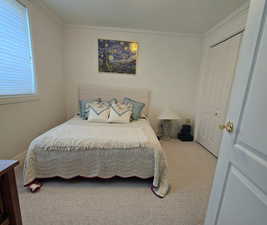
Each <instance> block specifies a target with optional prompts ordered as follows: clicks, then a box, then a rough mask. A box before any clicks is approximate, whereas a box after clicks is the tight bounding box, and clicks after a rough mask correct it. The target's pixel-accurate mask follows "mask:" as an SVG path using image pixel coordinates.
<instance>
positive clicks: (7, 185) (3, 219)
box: [0, 160, 22, 225]
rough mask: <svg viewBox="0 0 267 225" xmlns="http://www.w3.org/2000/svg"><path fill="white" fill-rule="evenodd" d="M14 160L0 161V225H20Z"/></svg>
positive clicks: (16, 163) (16, 162)
mask: <svg viewBox="0 0 267 225" xmlns="http://www.w3.org/2000/svg"><path fill="white" fill-rule="evenodd" d="M18 164H19V163H18V161H16V160H0V225H22V220H21V213H20V206H19V198H18V191H17V184H16V177H15V171H14V169H15V167H16V166H17V165H18Z"/></svg>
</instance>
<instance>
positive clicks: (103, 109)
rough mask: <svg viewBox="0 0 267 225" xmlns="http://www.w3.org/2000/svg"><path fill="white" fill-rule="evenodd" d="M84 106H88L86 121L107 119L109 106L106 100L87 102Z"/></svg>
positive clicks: (104, 120)
mask: <svg viewBox="0 0 267 225" xmlns="http://www.w3.org/2000/svg"><path fill="white" fill-rule="evenodd" d="M86 107H88V108H89V113H88V118H87V120H88V121H90V122H99V123H104V122H107V121H108V116H109V112H110V106H109V104H108V103H107V102H93V103H87V105H86Z"/></svg>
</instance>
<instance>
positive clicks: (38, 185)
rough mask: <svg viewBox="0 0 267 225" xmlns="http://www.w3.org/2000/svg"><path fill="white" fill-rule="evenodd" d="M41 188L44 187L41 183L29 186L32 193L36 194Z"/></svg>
mask: <svg viewBox="0 0 267 225" xmlns="http://www.w3.org/2000/svg"><path fill="white" fill-rule="evenodd" d="M41 187H42V184H41V183H39V182H35V183H32V184H31V185H29V186H28V188H29V189H30V191H31V192H32V193H36V192H37V191H40V189H41Z"/></svg>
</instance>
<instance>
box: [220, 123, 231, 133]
mask: <svg viewBox="0 0 267 225" xmlns="http://www.w3.org/2000/svg"><path fill="white" fill-rule="evenodd" d="M219 128H220V129H221V130H226V131H227V132H228V133H232V132H233V131H234V123H233V122H232V121H228V122H227V123H226V124H221V125H219Z"/></svg>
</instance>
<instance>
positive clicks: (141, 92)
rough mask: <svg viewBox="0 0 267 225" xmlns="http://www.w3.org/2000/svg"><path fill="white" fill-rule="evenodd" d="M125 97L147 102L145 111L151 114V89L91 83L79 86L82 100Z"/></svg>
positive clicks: (121, 98)
mask: <svg viewBox="0 0 267 225" xmlns="http://www.w3.org/2000/svg"><path fill="white" fill-rule="evenodd" d="M124 97H129V98H132V99H134V100H136V101H140V102H143V103H145V104H146V105H145V108H144V113H145V114H146V115H148V114H149V104H150V91H149V90H146V89H139V88H125V87H106V86H99V85H91V84H81V85H80V88H79V98H80V100H85V99H95V98H101V99H102V100H110V99H111V98H117V99H118V100H119V101H122V100H123V98H124Z"/></svg>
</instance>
